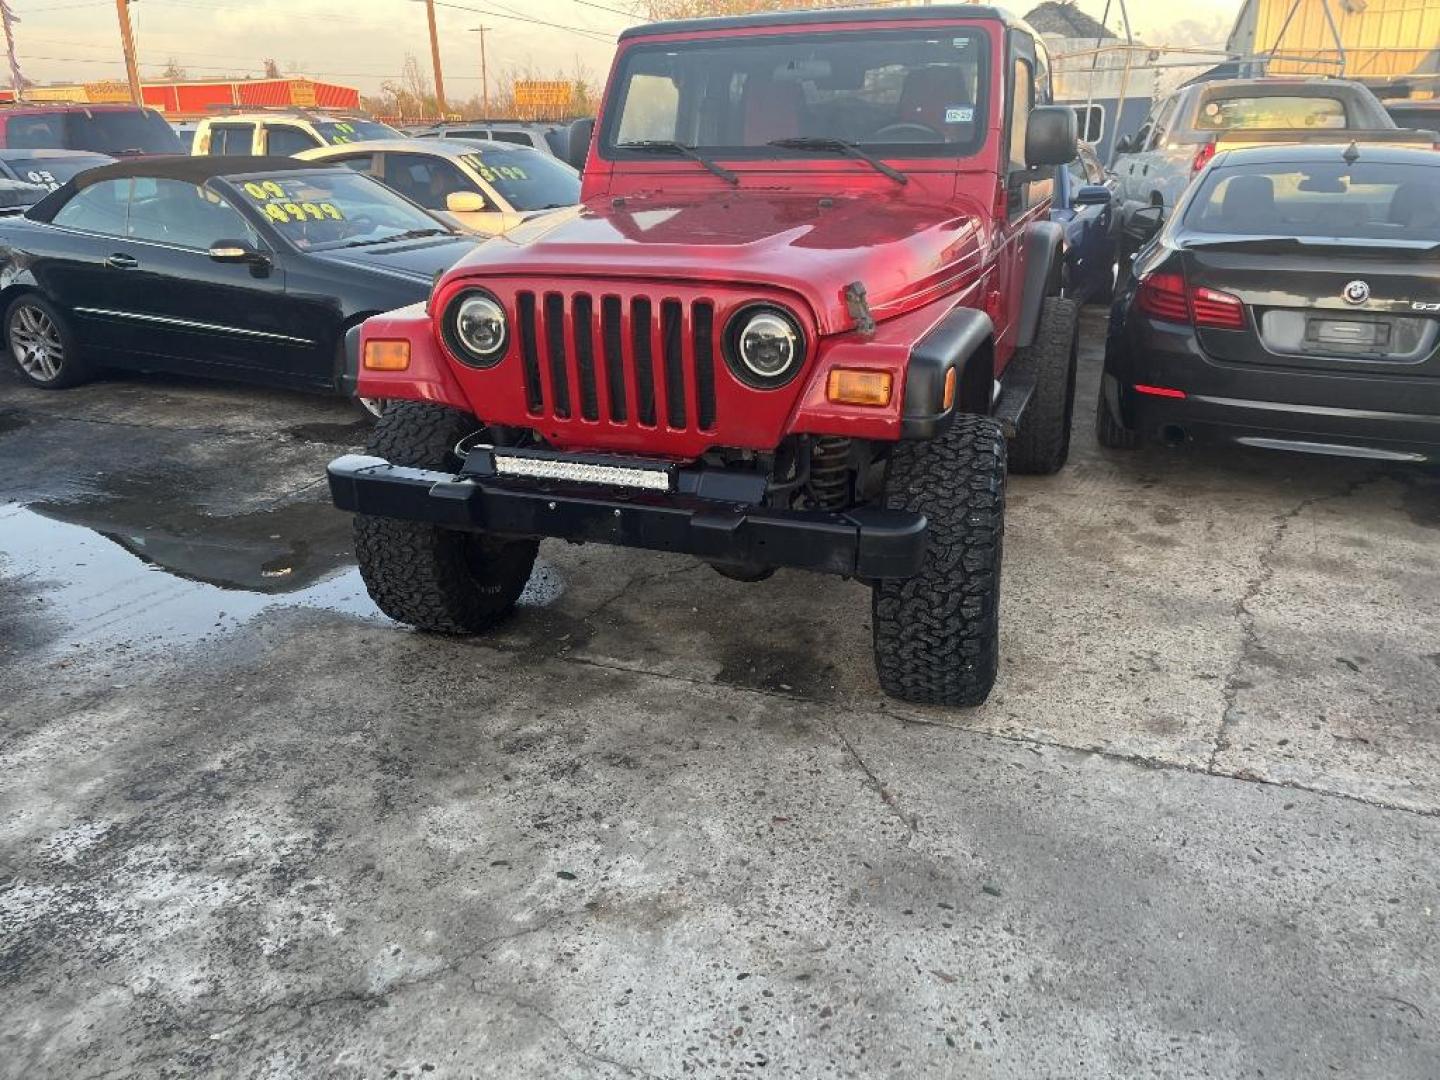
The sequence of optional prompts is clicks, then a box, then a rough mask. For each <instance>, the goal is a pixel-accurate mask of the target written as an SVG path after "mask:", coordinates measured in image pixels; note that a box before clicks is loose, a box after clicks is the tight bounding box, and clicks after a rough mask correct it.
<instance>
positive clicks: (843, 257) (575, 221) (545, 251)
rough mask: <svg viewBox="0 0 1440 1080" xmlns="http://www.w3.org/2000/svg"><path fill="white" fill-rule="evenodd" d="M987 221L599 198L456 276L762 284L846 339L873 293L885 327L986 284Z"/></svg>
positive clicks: (494, 248)
mask: <svg viewBox="0 0 1440 1080" xmlns="http://www.w3.org/2000/svg"><path fill="white" fill-rule="evenodd" d="M983 220H984V218H983V215H981V214H980V213H978V212H977V213H974V214H965V213H963V212H960V211H958V210H957V209H956V208H955V207H954V206H953V205H945V204H942V203H939V202H921V201H917V200H915V199H914V198H905V197H902V196H901V195H900V194H899V193H896V194H894V195H890V196H888V197H878V196H876V195H874V194H866V195H864V196H863V197H855V196H843V195H836V196H819V195H813V194H812V195H801V194H795V193H790V192H785V193H779V192H766V191H755V190H753V189H749V190H745V191H743V192H736V193H733V194H732V193H728V192H719V193H715V192H685V193H681V194H672V195H665V194H653V195H645V196H628V197H626V198H625V199H624V200H616V201H615V202H612V201H611V200H610V199H608V198H606V199H603V200H600V199H597V200H594V201H592V202H590V203H589V204H586V205H584V206H580V207H576V208H575V209H574V210H570V211H562V212H559V213H556V214H553V215H549V216H547V217H545V218H543V219H540V220H538V221H535V222H532V223H530V224H527V225H525V226H522V227H521V228H519V229H516V230H514V231H512V232H511V233H509V234H508V235H506V236H504V237H497V238H495V239H493V240H490V241H488V242H486V243H484V244H482V245H480V246H479V247H478V248H476V249H475V251H474V252H473V253H472V254H471V255H469V256H467V257H466V258H465V259H463V260H462V261H461V262H460V263H459V264H458V265H457V266H456V268H455V269H454V270H453V271H452V272H451V274H450V275H449V276H451V277H454V276H463V277H478V276H485V277H514V276H526V277H531V276H559V277H565V278H572V279H573V278H577V277H579V278H584V277H593V278H602V279H603V278H610V279H615V278H626V279H637V278H640V279H659V280H662V281H665V280H683V281H687V282H704V283H714V284H716V285H724V284H729V285H741V286H743V285H765V286H769V287H771V288H775V287H779V288H782V289H788V290H790V291H791V292H794V293H797V294H799V295H800V296H801V297H803V298H804V299H805V301H806V302H807V303H808V304H809V306H810V308H811V310H812V311H813V312H814V314H815V317H816V319H817V320H818V324H819V330H820V333H822V334H832V333H838V332H842V331H845V330H849V329H851V328H852V327H853V325H854V319H853V318H852V316H851V315H850V312H849V311H848V309H847V307H846V303H845V299H844V290H845V287H846V286H847V285H849V284H851V283H852V282H856V281H859V282H862V283H863V284H864V285H865V288H866V291H867V294H868V299H869V304H870V308H871V311H872V313H873V314H874V316H875V317H876V318H877V319H884V318H888V317H891V316H894V315H898V314H901V313H903V312H905V311H908V310H911V309H913V308H915V307H918V306H919V305H921V304H924V303H925V302H927V301H929V300H933V299H934V298H935V297H936V296H938V295H940V294H942V293H954V292H957V291H959V290H961V289H963V288H964V287H965V286H966V285H967V284H968V283H969V282H970V281H971V280H973V279H974V278H975V277H976V276H978V274H979V272H980V268H981V265H982V263H983V259H982V255H981V252H982V249H983V246H984V243H985V238H984V237H983V236H982V235H981V233H980V226H979V225H978V224H977V223H978V222H981V221H983Z"/></svg>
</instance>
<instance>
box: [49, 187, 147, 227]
mask: <svg viewBox="0 0 1440 1080" xmlns="http://www.w3.org/2000/svg"><path fill="white" fill-rule="evenodd" d="M129 206H130V181H129V180H104V181H101V182H100V183H98V184H91V185H90V186H89V187H86V188H81V189H80V190H79V191H78V192H76V193H75V197H74V198H72V199H71V200H70V201H69V202H67V203H66V204H65V205H64V206H62V207H61V208H60V209H59V210H57V211H56V212H55V216H54V217H53V218H51V219H50V221H51V223H52V224H55V225H62V226H64V227H65V228H67V229H82V230H84V231H85V232H94V233H103V234H104V235H106V236H124V235H125V217H126V213H127V212H128V209H129Z"/></svg>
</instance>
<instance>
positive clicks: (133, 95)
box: [115, 0, 145, 105]
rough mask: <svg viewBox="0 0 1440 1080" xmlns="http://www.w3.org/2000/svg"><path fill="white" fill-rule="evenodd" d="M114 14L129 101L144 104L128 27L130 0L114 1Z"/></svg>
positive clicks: (132, 31)
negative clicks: (118, 25) (118, 17)
mask: <svg viewBox="0 0 1440 1080" xmlns="http://www.w3.org/2000/svg"><path fill="white" fill-rule="evenodd" d="M115 13H116V14H117V15H119V16H120V47H121V48H122V49H124V50H125V76H126V78H127V79H129V80H130V100H131V101H133V102H134V103H135V104H136V105H143V104H145V98H144V95H142V94H141V93H140V65H139V64H138V63H136V61H135V30H134V28H133V27H132V26H131V25H130V0H115Z"/></svg>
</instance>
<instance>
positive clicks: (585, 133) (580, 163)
mask: <svg viewBox="0 0 1440 1080" xmlns="http://www.w3.org/2000/svg"><path fill="white" fill-rule="evenodd" d="M594 134H595V118H594V117H593V116H587V117H585V118H584V119H581V120H576V121H575V122H574V123H572V124H571V125H570V132H569V134H568V135H567V136H566V138H565V160H566V161H567V162H569V163H570V167H571V168H573V169H574V170H575V171H576V172H584V171H585V159H586V158H587V157H589V156H590V140H591V138H592V137H594Z"/></svg>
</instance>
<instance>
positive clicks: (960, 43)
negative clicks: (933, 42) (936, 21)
mask: <svg viewBox="0 0 1440 1080" xmlns="http://www.w3.org/2000/svg"><path fill="white" fill-rule="evenodd" d="M950 44H951V45H953V46H954V47H955V48H957V49H968V48H969V47H970V39H969V38H968V37H957V38H951V39H950Z"/></svg>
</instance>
